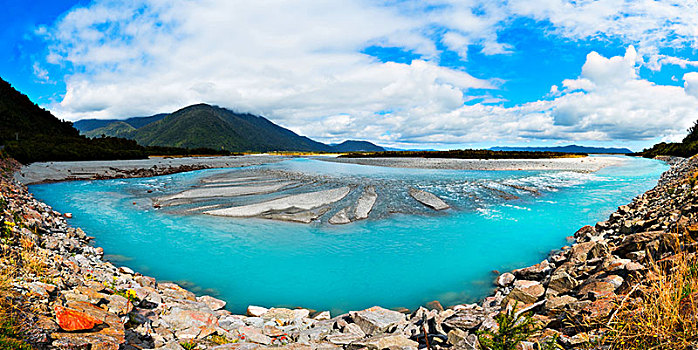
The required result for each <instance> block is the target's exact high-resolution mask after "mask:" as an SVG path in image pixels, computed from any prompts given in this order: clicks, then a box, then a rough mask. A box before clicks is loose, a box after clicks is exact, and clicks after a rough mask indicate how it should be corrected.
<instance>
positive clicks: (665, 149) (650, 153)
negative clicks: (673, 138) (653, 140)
mask: <svg viewBox="0 0 698 350" xmlns="http://www.w3.org/2000/svg"><path fill="white" fill-rule="evenodd" d="M695 154H698V121H696V122H695V123H694V124H693V126H692V127H690V128H689V129H688V135H686V137H684V139H683V140H682V141H681V142H670V143H667V142H661V143H658V144H656V145H654V146H652V148H648V149H645V150H643V151H642V152H639V153H637V154H636V155H639V156H642V157H645V158H654V157H657V156H675V157H684V158H687V157H692V156H693V155H695Z"/></svg>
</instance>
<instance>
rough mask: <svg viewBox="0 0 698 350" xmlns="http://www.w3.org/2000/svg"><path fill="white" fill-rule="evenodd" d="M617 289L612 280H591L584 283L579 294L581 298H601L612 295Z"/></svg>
mask: <svg viewBox="0 0 698 350" xmlns="http://www.w3.org/2000/svg"><path fill="white" fill-rule="evenodd" d="M615 290H616V286H614V285H613V284H612V283H610V282H606V281H590V282H587V283H586V284H583V285H582V286H581V287H580V288H579V291H578V292H577V295H578V296H579V297H580V298H587V297H593V298H599V297H601V296H608V295H612V294H613V292H614V291H615Z"/></svg>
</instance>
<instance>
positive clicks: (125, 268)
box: [119, 266, 135, 275]
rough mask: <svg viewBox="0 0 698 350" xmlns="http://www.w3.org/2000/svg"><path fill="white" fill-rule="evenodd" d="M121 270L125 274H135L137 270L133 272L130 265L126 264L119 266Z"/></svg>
mask: <svg viewBox="0 0 698 350" xmlns="http://www.w3.org/2000/svg"><path fill="white" fill-rule="evenodd" d="M119 272H120V273H125V274H127V275H133V274H135V272H133V270H131V269H130V268H128V267H126V266H121V267H120V268H119Z"/></svg>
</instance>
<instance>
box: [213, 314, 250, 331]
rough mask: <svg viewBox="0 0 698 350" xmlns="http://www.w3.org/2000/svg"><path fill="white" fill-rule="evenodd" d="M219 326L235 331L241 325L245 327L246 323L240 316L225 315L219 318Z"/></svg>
mask: <svg viewBox="0 0 698 350" xmlns="http://www.w3.org/2000/svg"><path fill="white" fill-rule="evenodd" d="M218 326H220V327H221V328H223V329H225V330H227V331H233V330H236V329H238V328H240V327H245V326H246V324H245V322H243V321H242V320H241V319H240V318H239V317H235V316H223V317H221V318H220V319H218Z"/></svg>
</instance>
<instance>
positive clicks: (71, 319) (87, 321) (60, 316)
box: [55, 306, 102, 331]
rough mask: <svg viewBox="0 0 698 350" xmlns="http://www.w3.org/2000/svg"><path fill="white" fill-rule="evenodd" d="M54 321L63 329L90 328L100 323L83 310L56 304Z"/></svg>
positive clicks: (79, 329)
mask: <svg viewBox="0 0 698 350" xmlns="http://www.w3.org/2000/svg"><path fill="white" fill-rule="evenodd" d="M55 311H56V322H57V323H58V326H59V327H61V329H63V330H65V331H81V330H87V329H92V328H94V327H95V326H96V325H99V324H102V321H101V320H98V319H96V318H94V317H92V316H90V315H88V314H86V313H84V312H80V311H77V310H73V309H67V308H64V307H62V306H56V308H55Z"/></svg>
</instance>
